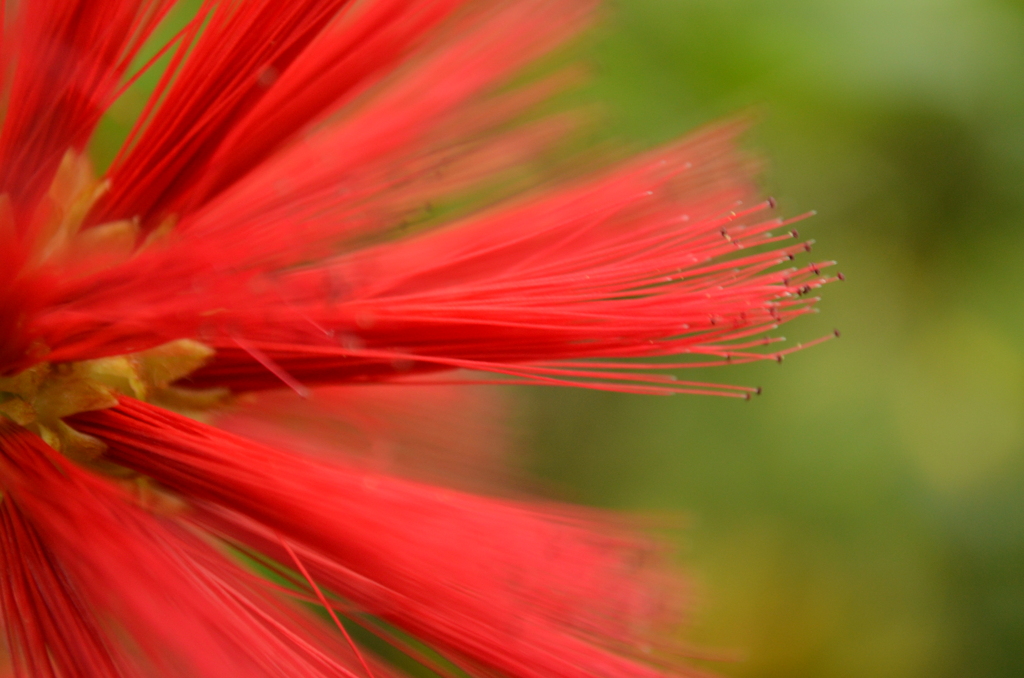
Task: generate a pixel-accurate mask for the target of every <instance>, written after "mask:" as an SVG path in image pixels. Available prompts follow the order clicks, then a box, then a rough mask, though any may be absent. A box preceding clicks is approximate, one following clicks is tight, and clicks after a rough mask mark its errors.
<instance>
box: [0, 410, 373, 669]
mask: <svg viewBox="0 0 1024 678" xmlns="http://www.w3.org/2000/svg"><path fill="white" fill-rule="evenodd" d="M0 469H2V478H3V490H4V493H5V494H4V505H5V506H6V505H7V504H8V503H13V506H12V507H9V508H8V509H6V512H7V513H6V516H7V518H8V519H11V518H12V517H13V518H15V519H17V517H18V516H22V515H23V516H24V519H25V520H26V521H27V523H29V524H30V525H31V527H25V528H24V529H25V530H26V531H32V532H33V534H34V535H38V536H37V537H33V536H32V535H30V536H24V535H21V536H20V539H19V541H18V542H17V543H15V544H13V545H14V546H26V545H31V544H32V543H33V542H32V539H33V538H34V539H35V540H36V541H35V543H36V544H38V545H39V547H40V552H41V553H42V554H44V556H40V557H52V558H53V562H52V563H51V564H50V571H49V572H48V571H47V570H46V569H43V570H40V571H39V572H38V576H39V577H41V578H42V579H40V582H43V583H45V581H46V577H47V576H49V575H50V574H51V573H53V576H62V577H65V578H66V579H64V581H62V582H60V583H59V585H56V584H54V585H51V586H50V589H52V590H53V593H54V596H53V600H52V602H51V601H48V602H47V603H46V604H47V605H51V606H54V607H52V609H41V610H34V611H33V610H30V609H28V608H26V606H25V604H22V603H21V602H20V601H19V602H18V608H17V609H18V610H19V611H20V612H23V613H27V616H22V617H21V618H20V620H21V622H22V629H23V630H22V631H20V633H18V634H16V636H14V637H12V641H14V644H15V645H16V647H19V648H21V652H22V654H23V656H24V657H25V661H26V662H28V661H35V662H36V664H37V665H38V664H39V662H41V661H43V658H45V657H46V656H47V651H49V653H50V654H51V655H52V656H53V661H54V662H55V665H56V666H58V667H59V666H61V665H62V664H63V663H65V662H72V663H78V665H79V666H80V667H81V669H82V670H85V669H88V668H89V667H91V666H93V665H95V667H96V672H95V673H93V674H90V673H86V675H105V674H104V671H107V675H109V674H110V671H109V670H108V669H107V667H108V664H112V663H114V662H115V661H116V662H123V661H124V655H121V654H117V653H116V652H117V651H116V650H112V649H111V650H110V652H111V656H112V657H113V659H110V658H109V657H104V656H103V652H102V651H103V650H104V649H110V648H111V647H112V646H113V645H114V643H116V642H119V641H120V640H121V639H122V638H128V639H130V640H131V641H132V642H133V643H134V644H135V646H136V647H137V649H138V650H141V653H142V654H141V655H139V654H138V653H135V654H136V657H135V658H134V661H139V658H140V657H141V656H144V657H146V659H147V660H148V661H143V662H142V664H140V665H138V666H137V667H136V670H137V672H139V673H142V674H146V675H151V674H152V673H153V672H154V671H155V672H156V673H157V674H158V675H161V676H182V677H184V676H202V677H203V678H237V677H238V676H242V675H244V676H254V677H255V676H267V677H268V678H269V677H271V676H273V677H275V678H276V677H278V676H282V675H285V676H289V677H291V676H295V677H296V678H299V677H308V678H314V677H316V678H322V677H327V676H332V677H336V678H365V673H364V672H363V671H362V670H361V669H357V668H350V666H358V664H355V663H354V662H351V661H348V662H343V661H341V660H339V659H338V658H337V657H339V656H342V657H344V656H349V657H351V652H350V651H348V650H346V649H344V648H343V646H342V645H341V644H340V643H339V642H338V640H337V639H336V637H334V634H329V633H327V632H326V630H325V629H323V628H322V627H320V625H319V624H316V623H314V622H312V621H311V620H310V619H308V618H306V617H305V616H304V615H301V614H299V613H298V612H297V611H296V610H293V609H291V608H289V607H287V606H285V605H284V604H282V603H281V602H280V601H278V600H276V599H275V598H274V597H273V596H271V595H270V594H269V593H268V592H267V591H266V590H265V588H264V585H263V583H262V582H261V581H260V580H258V579H257V578H256V577H255V576H253V575H251V574H247V573H245V572H244V571H242V570H241V569H240V568H239V567H238V565H236V564H235V563H233V562H232V561H229V560H227V559H226V558H225V557H224V556H223V555H221V554H220V553H218V552H217V551H215V550H214V549H213V548H211V547H210V546H209V545H208V544H206V543H205V542H203V541H201V540H200V539H199V538H198V537H197V536H196V535H194V534H192V533H190V532H189V531H187V530H185V529H183V528H182V527H180V526H179V525H176V524H174V523H173V522H172V521H171V520H169V519H168V518H160V517H156V516H153V515H150V514H148V513H146V512H144V511H142V510H140V509H139V508H137V507H136V506H134V505H133V504H132V503H130V501H129V499H128V497H127V495H125V494H124V493H122V492H121V491H120V490H118V489H117V488H115V487H114V486H112V485H110V484H109V483H108V482H107V481H105V480H103V479H101V478H99V477H97V476H93V475H91V474H88V473H86V472H85V471H83V470H81V469H80V468H78V467H76V466H74V465H72V464H70V463H68V462H67V460H65V459H64V458H63V457H60V456H59V455H57V454H56V453H55V452H53V450H51V449H50V448H48V447H47V446H46V445H45V444H44V443H43V442H42V441H41V440H40V439H39V438H37V437H36V436H34V435H33V434H31V433H29V432H28V431H25V430H24V429H19V428H17V427H16V426H14V425H12V424H0ZM11 524H14V523H11ZM17 527H18V526H17V525H15V528H17ZM11 529H14V528H11V527H10V525H9V526H8V529H7V530H5V532H6V533H7V534H10V530H11ZM6 546H7V545H6V544H5V547H6ZM5 553H6V557H7V558H8V559H13V558H22V559H25V558H29V557H30V556H31V554H30V553H22V552H20V551H17V550H16V551H8V550H6V549H5ZM23 562H24V561H23ZM14 572H16V570H13V571H11V572H9V573H8V574H7V576H8V578H9V579H10V577H12V576H14ZM58 572H59V573H60V574H59V575H57V574H56V573H58ZM35 575H36V573H35V572H33V576H35ZM20 590H21V591H24V590H25V585H22V586H21V587H20ZM12 591H13V593H18V592H19V591H18V590H14V589H12ZM46 592H48V591H42V590H39V591H37V593H36V596H37V598H38V595H39V594H41V593H46ZM8 600H11V598H10V595H8ZM80 601H85V603H87V604H88V607H89V609H88V610H83V608H82V604H81V602H80ZM5 605H7V603H6V602H5ZM57 606H63V607H64V608H65V609H67V610H68V611H69V612H70V613H72V614H77V615H78V616H77V618H76V617H71V618H67V619H65V620H63V622H62V625H61V626H53V628H52V629H50V628H49V627H47V625H48V624H50V625H51V626H52V625H53V624H54V623H55V622H52V620H51V616H52V614H55V613H57V612H58V611H59V607H57ZM7 610H12V608H10V607H9V606H8V607H7ZM7 619H8V620H10V619H11V617H7ZM96 619H101V620H102V626H103V631H104V632H105V637H99V638H97V637H95V636H98V635H99V634H100V631H99V630H98V627H99V626H100V624H99V623H97V622H96V621H95V620H96ZM38 629H42V630H43V631H45V632H46V633H41V632H40V631H39V630H38ZM65 632H67V633H69V634H72V635H68V636H65V637H60V638H58V637H56V635H59V634H62V633H65ZM74 634H77V635H74ZM87 634H92V635H91V636H90V637H87V638H85V639H82V638H80V637H79V636H82V635H87ZM105 662H106V663H105ZM129 668H130V667H129ZM30 671H31V672H32V673H33V675H45V671H44V670H43V669H42V667H31V668H30ZM37 671H38V672H37ZM61 675H65V674H61Z"/></svg>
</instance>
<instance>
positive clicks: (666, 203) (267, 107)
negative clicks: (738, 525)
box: [0, 0, 829, 678]
mask: <svg viewBox="0 0 1024 678" xmlns="http://www.w3.org/2000/svg"><path fill="white" fill-rule="evenodd" d="M173 4H174V1H173V0H104V1H102V2H99V1H96V0H88V1H87V0H28V1H27V2H20V3H15V4H14V7H15V9H13V10H11V9H8V10H6V12H5V13H4V15H3V20H4V23H3V27H4V42H3V46H2V48H0V60H2V66H3V68H2V69H0V74H3V75H4V76H5V77H6V79H5V80H4V81H3V91H4V93H5V96H6V101H7V105H6V109H5V111H6V112H5V116H4V118H3V128H2V132H0V193H2V195H0V374H2V375H4V376H2V377H0V414H3V415H4V416H3V417H0V488H2V491H3V499H2V501H0V540H2V544H0V558H2V561H3V562H2V564H0V565H2V573H0V608H2V612H3V619H4V628H5V630H6V635H7V641H8V645H9V648H10V661H11V666H12V668H13V670H14V672H15V674H16V675H27V676H61V677H70V676H89V677H95V676H136V675H150V674H154V675H166V676H209V677H220V676H223V677H225V678H226V677H228V676H230V677H232V678H233V677H235V676H240V675H246V676H262V675H267V676H270V675H274V676H335V675H337V676H342V675H345V676H351V675H357V676H365V675H366V674H367V673H371V674H373V673H385V672H388V671H390V670H391V669H388V668H386V667H385V666H384V665H383V664H381V663H380V662H378V661H376V660H371V659H369V658H368V657H367V656H366V655H365V654H362V653H360V652H358V651H355V646H354V645H351V649H349V647H347V645H350V644H351V642H350V641H345V640H339V638H341V635H340V634H338V633H335V632H331V631H330V630H329V628H328V627H325V626H323V625H321V624H320V623H319V622H317V621H316V620H315V619H313V618H311V617H310V616H308V615H307V614H306V613H305V612H303V611H302V610H301V609H299V608H298V607H295V606H294V605H293V604H292V603H291V602H288V598H289V597H291V598H298V599H300V600H309V601H312V602H316V601H320V603H322V604H323V605H324V606H325V607H327V608H328V609H329V610H331V614H332V615H333V614H334V610H337V611H338V612H341V613H343V614H344V615H345V616H347V617H348V619H350V620H352V621H353V622H355V623H357V624H359V625H362V626H363V627H364V628H365V629H367V630H368V631H370V632H372V633H375V634H377V635H380V636H381V637H383V638H384V639H385V640H387V641H388V642H390V643H392V644H394V645H396V646H398V647H399V648H400V649H402V650H403V651H405V652H406V653H408V654H410V655H411V656H413V657H414V658H417V659H418V660H419V661H421V662H423V663H425V664H428V665H430V666H433V667H434V668H435V670H437V671H438V672H440V673H442V674H445V675H447V674H450V673H451V672H452V670H453V667H461V668H463V669H467V670H470V671H472V672H475V673H480V674H493V675H497V674H503V675H509V676H521V677H523V678H526V677H533V676H536V677H537V678H540V677H541V676H545V677H549V676H560V677H564V678H574V677H577V676H579V677H581V678H582V677H583V676H605V677H608V678H618V677H623V678H624V677H625V676H631V677H632V676H650V677H652V678H653V677H655V676H662V675H666V674H669V673H673V672H678V671H680V670H681V669H680V668H679V666H678V665H677V664H676V663H675V662H674V660H673V659H672V657H673V656H674V654H673V648H672V645H671V643H670V642H669V641H668V640H667V633H666V632H667V630H669V629H670V628H671V623H672V622H673V620H674V618H675V617H674V615H675V614H676V613H677V612H678V609H677V607H676V603H675V599H674V598H673V597H672V596H671V595H668V594H666V591H671V589H672V585H671V582H670V581H669V580H667V579H666V578H665V576H664V575H663V574H662V570H661V569H660V567H659V566H658V553H657V551H658V549H657V546H656V545H652V544H650V543H648V542H647V541H646V540H644V539H642V538H639V537H636V536H634V535H632V534H630V533H629V532H628V531H627V530H624V529H622V528H620V527H617V526H615V525H614V524H612V523H611V522H609V521H608V519H607V518H601V517H595V516H594V515H591V514H589V513H585V512H580V511H570V510H568V509H566V508H564V507H556V506H548V505H542V504H537V503H526V502H518V501H510V500H498V499H484V498H480V497H476V496H473V495H470V494H467V493H464V492H460V491H455V490H443V489H439V488H437V487H433V486H431V485H428V484H423V483H422V482H418V481H413V480H399V479H397V478H395V477H389V476H387V475H382V474H380V473H376V472H372V471H368V470H367V469H366V467H365V465H364V466H360V465H359V464H357V463H355V462H353V461H352V460H351V459H350V458H347V457H343V456H340V455H338V454H337V453H333V452H327V451H325V450H326V448H329V447H330V445H328V444H326V443H325V441H333V442H334V443H338V442H339V441H340V442H342V443H343V445H344V446H352V445H355V443H354V442H353V440H354V438H353V436H355V438H362V439H365V440H369V441H371V445H377V444H396V441H399V442H401V441H405V442H404V443H402V444H406V446H407V447H410V449H412V451H414V452H422V451H424V450H426V449H427V448H430V447H431V445H434V443H427V442H425V441H426V440H427V439H429V438H430V435H431V434H430V433H429V432H424V431H413V432H410V431H409V430H408V424H409V421H410V419H409V418H408V417H409V410H408V409H405V410H402V409H401V407H406V406H408V405H409V403H415V402H416V401H417V400H418V399H423V398H426V399H431V400H433V399H434V398H448V397H453V396H452V394H451V392H450V391H449V390H447V389H446V388H444V387H441V386H434V387H425V386H422V385H421V386H420V389H422V390H415V389H410V390H409V391H408V393H412V394H414V395H412V396H411V397H410V398H409V399H403V398H398V399H397V400H396V399H395V395H394V394H395V389H399V388H403V386H402V385H404V384H410V383H416V384H423V383H425V382H434V383H437V382H442V383H443V382H467V381H469V382H484V381H488V380H499V381H502V383H523V382H525V383H536V384H544V383H548V384H562V385H582V386H588V387H590V388H601V389H611V390H617V391H630V392H641V393H673V392H693V393H717V394H720V395H734V396H741V397H746V396H749V394H750V393H751V392H752V389H746V388H740V387H728V386H717V385H711V384H701V383H689V382H676V381H673V380H671V379H670V378H669V377H667V376H665V375H663V374H660V373H659V372H658V370H663V369H666V368H671V367H673V365H672V364H670V363H666V362H664V361H662V360H654V361H652V362H651V363H647V364H645V363H643V362H637V361H634V360H627V359H632V358H644V357H646V358H652V359H654V358H661V357H663V356H670V355H682V354H685V355H688V356H690V357H691V360H690V361H688V362H685V363H682V365H685V366H690V365H696V364H704V365H706V364H714V363H721V362H743V361H750V360H759V359H765V358H776V359H778V358H781V356H782V355H783V354H784V353H785V351H783V352H775V353H770V352H764V351H759V350H758V347H761V346H765V345H768V344H770V343H772V340H769V339H762V338H758V337H761V336H762V335H763V334H764V332H765V331H766V330H769V329H771V328H774V327H775V326H776V325H778V324H779V323H781V322H784V321H786V320H789V319H791V318H793V317H795V316H797V315H800V314H803V313H806V312H808V311H810V310H812V308H811V307H812V304H813V302H814V299H813V298H810V297H808V296H807V292H809V291H810V290H811V289H813V288H816V287H818V286H820V285H821V284H824V283H825V282H828V280H829V279H828V278H824V277H822V275H821V274H820V270H819V267H818V266H816V265H810V266H806V267H804V268H802V269H792V268H789V269H783V268H780V266H781V265H784V264H785V263H786V262H788V261H789V260H792V259H793V258H794V256H796V255H797V254H800V253H802V252H804V251H805V250H806V249H808V247H807V246H806V245H805V244H795V245H787V246H785V247H783V248H782V249H775V250H772V249H769V248H764V247H760V246H764V245H767V244H770V243H775V242H779V241H783V240H788V239H792V238H795V237H796V234H795V233H793V232H787V231H786V228H785V226H786V224H785V222H782V221H779V220H775V219H772V220H767V221H764V220H759V218H758V215H759V214H760V213H762V212H764V211H765V210H767V209H769V208H771V207H772V206H773V205H771V204H770V203H767V202H760V203H758V202H757V201H756V200H752V197H753V196H754V195H756V192H755V191H754V190H753V188H752V185H751V179H750V174H751V166H750V163H749V161H747V160H746V159H745V158H744V157H743V156H742V155H740V154H738V153H737V152H736V151H735V150H733V146H732V139H733V137H734V135H735V133H736V130H735V129H732V128H728V127H724V128H719V129H716V130H711V131H707V132H704V133H702V134H700V135H697V136H695V137H693V138H691V139H688V140H685V141H682V142H679V143H677V144H674V145H672V146H668V147H665V148H662V149H659V150H657V151H655V152H653V153H650V154H648V155H647V156H644V157H642V158H639V159H636V160H634V161H632V162H630V163H627V164H623V165H620V166H618V167H616V168H614V169H609V170H603V171H601V172H599V173H597V174H595V175H593V176H591V177H589V178H585V179H577V180H575V181H571V182H568V181H565V182H563V183H562V185H561V186H560V187H559V188H557V189H549V190H547V191H546V192H534V193H530V192H523V191H521V190H518V191H517V190H516V189H515V186H517V185H519V184H520V183H521V180H522V176H523V174H524V173H523V172H522V170H521V169H519V168H521V167H522V163H523V162H524V161H526V160H529V159H531V158H534V157H538V155H539V154H542V153H543V152H544V151H545V150H546V149H548V148H550V147H551V145H552V144H553V143H554V142H555V140H557V139H558V138H560V136H561V131H562V129H563V128H564V120H542V121H540V122H532V123H531V122H524V120H526V119H528V117H529V116H526V115H525V114H526V113H527V112H528V111H529V110H530V109H531V108H532V107H533V105H534V104H536V103H537V102H539V101H541V100H542V99H543V98H544V97H545V96H546V95H547V94H548V93H549V92H550V91H551V90H552V89H554V88H557V87H559V80H558V78H557V77H556V78H553V79H549V80H546V81H541V82H539V83H535V84H532V85H523V86H519V87H514V88H510V87H508V86H507V83H508V81H509V79H510V78H511V77H512V76H513V75H514V74H516V73H517V72H518V71H519V70H520V69H521V67H522V66H523V65H525V64H527V63H529V62H530V61H531V60H533V59H535V58H536V57H538V56H540V55H542V54H544V53H545V52H546V51H548V50H550V49H551V48H552V47H554V46H556V45H558V44H559V43H560V42H562V41H563V40H564V39H565V38H567V37H569V36H571V35H573V34H574V33H575V32H576V31H578V30H579V29H580V28H581V27H582V26H583V25H585V23H586V22H587V20H588V18H589V17H590V14H591V12H592V10H593V7H592V4H593V3H592V2H591V1H590V0H519V1H518V2H507V3H506V2H501V1H500V0H495V1H493V2H480V1H471V0H433V1H430V0H424V1H422V2H415V3H411V2H409V1H408V0H372V1H367V2H353V1H351V0H289V1H288V2H284V1H282V0H219V1H218V0H207V1H206V2H204V3H203V6H202V8H201V9H200V12H199V14H198V15H197V16H196V17H195V18H194V19H193V20H191V21H190V22H188V23H187V24H186V25H185V26H184V28H183V29H182V30H181V31H180V32H179V33H178V34H177V35H176V36H175V37H174V39H173V40H172V41H171V42H170V43H169V44H168V46H167V48H166V50H165V51H162V52H160V53H158V55H157V57H159V58H163V59H165V60H166V62H167V67H166V70H165V71H164V74H163V76H162V77H161V79H160V82H159V84H158V85H157V88H156V92H155V93H154V94H153V96H152V98H151V99H150V103H149V104H148V105H147V107H146V109H145V110H144V111H143V113H142V115H141V118H140V120H139V121H138V123H137V124H136V126H135V128H134V129H133V131H132V133H131V134H130V136H129V138H128V140H127V141H126V143H125V145H124V147H123V149H122V150H121V153H120V155H119V156H118V157H117V158H116V159H115V161H114V163H113V165H112V166H111V168H110V169H109V170H108V172H107V173H106V175H105V177H104V178H103V179H102V180H95V179H93V175H92V174H91V169H90V166H89V163H88V161H87V160H86V159H85V158H84V155H83V152H84V147H85V145H86V143H87V142H88V140H89V138H90V136H91V134H92V132H93V130H94V128H95V126H96V125H97V123H98V122H99V120H100V118H101V116H102V115H103V112H104V111H105V110H106V108H107V107H108V106H109V105H110V104H111V103H112V102H113V101H114V100H115V99H116V98H117V97H118V96H119V94H120V93H121V92H123V91H124V89H125V87H126V86H127V85H126V84H125V82H124V81H125V78H126V77H127V74H128V72H129V64H131V63H132V61H133V60H134V59H136V57H137V56H138V55H139V51H140V49H141V47H142V45H143V44H144V43H146V41H147V40H148V39H149V38H150V37H151V35H152V33H153V31H154V29H155V28H156V27H157V25H158V24H160V22H161V21H163V20H164V19H165V17H166V15H167V14H168V12H169V11H170V10H171V9H172V5H173ZM2 11H4V10H0V12H2ZM157 57H155V58H157ZM517 182H518V183H517ZM495 192H503V193H504V194H506V195H509V194H511V193H513V192H518V193H519V197H517V198H515V199H510V200H504V201H498V206H496V207H490V208H488V209H486V210H482V209H480V208H478V207H473V206H474V205H479V204H481V201H482V200H483V197H482V196H486V195H489V194H494V193H495ZM428 200H448V205H447V207H445V208H444V209H442V212H444V211H447V212H449V213H451V214H452V215H454V216H453V217H452V218H451V219H450V221H451V223H450V224H449V225H447V226H445V227H428V226H430V224H431V223H432V221H436V219H434V220H432V219H431V218H430V215H429V213H428V212H427V211H425V210H424V209H423V204H424V203H425V202H426V201H428ZM466 205H469V207H466ZM460 206H461V207H460ZM460 215H461V216H460ZM417 221H419V222H422V225H421V226H419V227H415V228H410V225H411V224H415V223H416V222H417ZM779 229H782V232H781V233H779V234H778V235H773V234H772V231H778V230H779ZM403 230H406V231H409V230H411V231H413V232H411V233H408V234H406V236H405V237H403V238H397V237H396V236H397V235H399V234H401V233H402V231H403ZM790 350H793V349H790ZM693 358H695V360H693ZM677 366H678V365H677ZM465 370H471V371H472V372H466V371H465ZM483 373H491V374H493V375H495V376H494V377H493V378H483V377H481V376H479V375H481V374H483ZM474 375H475V376H474ZM366 382H370V383H373V384H378V386H353V384H357V383H366ZM288 388H290V389H291V390H293V391H296V392H298V393H299V394H300V395H302V396H309V400H308V404H306V405H303V406H296V405H295V403H294V402H286V401H285V400H282V399H281V397H280V396H273V395H269V394H268V395H267V396H266V397H265V398H264V400H263V401H262V404H259V403H257V404H249V405H245V399H246V398H245V397H242V396H243V395H244V394H247V393H252V392H256V391H270V390H274V389H277V390H282V389H288ZM339 389H340V390H339ZM465 402H466V401H463V400H455V401H442V402H440V403H434V402H429V403H425V405H426V408H425V409H419V410H418V413H419V414H418V415H417V416H422V415H423V412H425V411H430V412H433V411H434V410H432V409H430V408H431V407H433V406H435V405H438V404H440V405H448V406H452V407H457V408H458V411H457V412H454V413H452V414H451V415H450V416H451V421H455V420H457V419H458V418H459V417H460V416H461V417H472V416H473V415H474V410H473V406H470V407H468V408H467V409H463V408H464V407H465ZM396 404H398V405H401V407H398V408H396V407H395V406H396ZM377 407H379V408H381V409H380V410H379V411H380V412H392V414H390V415H388V414H385V415H383V416H381V417H377V416H376V415H372V416H371V415H370V414H368V413H370V412H371V411H376V410H374V408H377ZM232 408H233V409H232ZM395 412H398V414H394V413H395ZM186 415H188V416H186ZM286 415H289V416H291V417H293V418H295V417H298V418H299V419H303V417H305V419H303V424H302V426H300V427H296V426H294V425H289V424H287V423H286V422H287V419H288V416H286ZM216 416H220V417H221V421H222V427H221V428H218V427H214V426H212V425H210V424H209V423H201V422H200V421H196V420H195V419H193V418H190V417H195V418H197V419H200V420H202V421H209V420H210V419H211V417H216ZM428 420H429V418H428ZM412 421H420V420H418V419H412ZM318 422H320V423H323V422H327V423H328V424H331V425H333V423H338V422H342V423H343V424H344V426H346V427H347V429H346V430H347V431H348V433H347V434H344V435H341V434H338V432H337V431H334V432H331V433H324V431H321V430H319V429H318V428H317V427H318ZM403 426H405V427H406V428H405V429H403V428H402V427H403ZM228 429H231V430H234V431H235V432H239V431H243V432H245V433H246V434H247V436H248V437H240V436H239V435H237V434H236V433H230V432H228ZM353 432H354V433H353ZM450 437H451V436H450V435H448V432H447V431H446V432H445V436H442V442H441V443H439V444H437V445H435V447H448V446H449V445H450ZM254 438H259V439H260V440H262V443H257V442H256V441H255V440H254ZM409 440H412V441H413V442H412V443H408V441H409ZM481 440H483V443H482V444H480V445H477V446H476V447H477V448H478V449H479V448H482V447H486V446H487V445H490V444H492V442H491V441H490V439H488V438H487V434H486V433H484V434H482V438H481ZM240 555H241V556H244V558H243V559H242V560H248V561H249V562H250V563H251V564H258V565H259V566H260V567H261V568H264V570H267V569H269V571H271V572H275V573H276V574H277V576H278V577H279V578H283V579H279V580H278V581H283V584H275V583H271V582H270V580H268V579H264V578H261V577H258V576H256V575H254V574H252V573H251V570H250V569H247V568H246V567H243V566H242V565H241V564H240V562H242V561H241V560H240V559H239V557H238V556H240ZM320 586H323V587H325V589H326V591H327V592H326V593H325V592H324V591H322V590H321V589H320ZM666 587H667V588H666ZM285 588H290V589H291V590H290V591H285ZM328 596H329V597H328ZM339 626H340V624H339ZM406 634H413V635H414V636H415V637H417V638H419V639H422V640H423V641H426V642H427V643H429V644H430V645H431V646H432V647H433V648H435V649H436V650H437V651H438V652H439V653H440V656H441V657H443V658H444V660H440V659H438V657H437V656H436V655H434V654H433V653H432V652H430V651H426V650H424V649H423V647H422V646H421V645H419V644H418V643H417V642H414V641H411V640H409V636H407V635H406ZM445 662H451V665H449V664H447V663H445Z"/></svg>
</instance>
